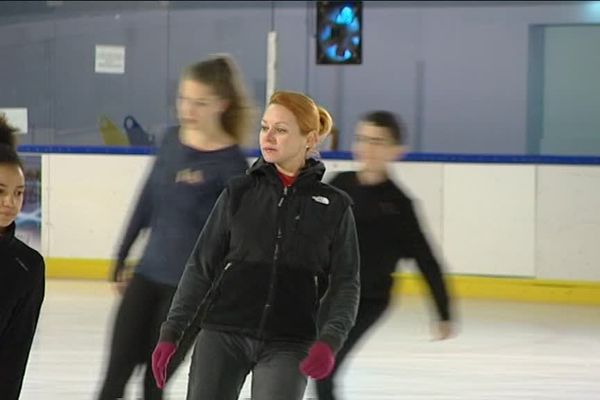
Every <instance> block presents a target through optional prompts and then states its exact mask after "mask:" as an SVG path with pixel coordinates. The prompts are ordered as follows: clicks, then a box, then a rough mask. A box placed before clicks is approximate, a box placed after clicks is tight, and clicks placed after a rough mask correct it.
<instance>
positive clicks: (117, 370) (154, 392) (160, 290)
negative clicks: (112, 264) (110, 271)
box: [99, 275, 177, 400]
mask: <svg viewBox="0 0 600 400" xmlns="http://www.w3.org/2000/svg"><path fill="white" fill-rule="evenodd" d="M176 289H177V288H176V287H174V286H170V285H164V284H160V283H156V282H152V281H150V280H148V279H146V278H144V277H142V276H140V275H134V277H133V279H132V280H131V282H129V286H128V287H127V290H126V291H125V294H124V295H123V299H122V301H121V304H120V306H119V310H118V312H117V316H116V320H115V326H114V330H113V336H112V342H111V349H110V359H109V362H108V367H107V370H106V376H105V379H104V383H103V385H102V390H101V392H100V396H99V400H115V399H120V398H122V397H123V393H124V391H125V386H126V385H127V381H129V378H130V377H131V375H132V373H133V370H134V369H135V367H136V366H138V365H145V366H146V371H145V376H144V399H145V400H161V399H162V398H163V392H162V390H160V389H158V388H157V387H156V383H155V381H154V377H153V376H152V351H153V350H154V347H155V346H156V342H157V340H158V336H159V330H160V326H161V324H162V323H163V321H164V320H165V319H166V317H167V313H168V312H169V307H170V306H171V300H172V299H173V295H174V294H175V290H176Z"/></svg>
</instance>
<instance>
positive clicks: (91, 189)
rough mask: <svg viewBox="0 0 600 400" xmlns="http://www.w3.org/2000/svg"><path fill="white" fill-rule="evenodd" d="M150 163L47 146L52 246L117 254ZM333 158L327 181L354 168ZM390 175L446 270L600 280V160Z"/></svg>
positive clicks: (408, 169) (438, 166) (412, 169)
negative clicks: (412, 207)
mask: <svg viewBox="0 0 600 400" xmlns="http://www.w3.org/2000/svg"><path fill="white" fill-rule="evenodd" d="M150 162H151V157H150V156H118V155H44V156H43V159H42V168H43V197H42V203H43V226H42V244H43V248H42V250H43V252H44V255H45V256H46V257H52V258H90V259H108V258H112V257H113V256H114V254H115V246H116V244H117V243H118V240H119V239H120V237H121V235H122V232H123V229H124V226H125V224H126V222H127V219H128V217H129V212H130V209H131V207H132V206H133V201H134V200H135V198H136V197H137V193H138V191H139V189H140V186H141V184H142V181H143V179H144V177H145V175H146V174H147V172H148V168H149V165H150ZM325 163H326V164H327V168H328V173H327V174H326V177H325V179H326V180H328V179H330V178H331V175H332V174H333V173H335V172H336V171H341V170H347V169H354V168H355V164H354V163H353V162H351V161H336V160H325ZM392 176H393V177H394V179H395V180H397V181H398V183H399V184H400V185H401V186H402V187H403V188H404V189H405V190H406V192H407V193H408V194H409V195H410V196H411V197H412V198H413V199H414V201H415V205H416V208H417V213H418V215H419V216H420V218H421V222H422V225H423V228H424V229H425V232H426V235H427V236H428V237H429V239H430V241H431V244H432V247H433V249H434V251H435V252H436V254H437V255H438V256H439V257H440V260H441V261H442V263H443V264H444V266H445V267H446V269H447V270H448V271H450V272H453V273H459V274H477V275H497V276H521V277H536V278H543V279H565V280H589V281H600V268H599V264H600V246H598V237H600V213H598V210H597V208H598V204H600V166H535V165H495V164H444V163H418V162H399V163H396V164H395V165H394V167H393V171H392ZM136 253H137V254H139V246H138V248H137V250H136V251H134V255H135V254H136Z"/></svg>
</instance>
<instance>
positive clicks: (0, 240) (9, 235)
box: [0, 222, 16, 249]
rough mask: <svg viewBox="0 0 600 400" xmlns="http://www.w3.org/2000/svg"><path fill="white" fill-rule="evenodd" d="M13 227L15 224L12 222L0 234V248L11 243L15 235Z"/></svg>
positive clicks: (14, 227)
mask: <svg viewBox="0 0 600 400" xmlns="http://www.w3.org/2000/svg"><path fill="white" fill-rule="evenodd" d="M15 229H16V224H15V223H14V222H13V223H12V224H10V225H9V226H8V227H7V229H6V232H4V233H3V234H1V235H0V249H5V248H7V247H8V246H9V245H10V244H11V243H12V241H13V239H14V237H15Z"/></svg>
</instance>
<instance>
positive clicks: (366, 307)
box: [316, 299, 389, 400]
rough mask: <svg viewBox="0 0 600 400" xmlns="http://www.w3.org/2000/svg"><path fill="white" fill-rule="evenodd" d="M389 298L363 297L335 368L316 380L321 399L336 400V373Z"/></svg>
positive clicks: (386, 306)
mask: <svg viewBox="0 0 600 400" xmlns="http://www.w3.org/2000/svg"><path fill="white" fill-rule="evenodd" d="M388 305H389V299H361V300H360V304H359V306H358V314H357V315H356V322H355V324H354V327H353V328H352V329H351V330H350V332H349V333H348V338H347V339H346V342H345V343H344V346H342V348H341V349H340V351H338V353H337V355H336V357H335V368H334V370H333V372H332V373H331V375H330V376H329V377H328V378H327V379H323V380H320V381H316V387H317V394H318V397H319V400H335V395H334V390H335V375H336V373H337V371H338V369H339V368H340V366H341V365H342V363H343V362H344V360H345V359H346V356H347V355H348V354H349V353H350V351H352V349H353V348H354V346H355V345H356V344H357V343H358V341H359V340H360V338H361V337H362V336H363V335H364V334H365V333H366V332H367V331H368V330H369V328H371V326H373V324H375V323H376V322H377V321H378V320H379V318H381V316H382V315H383V313H384V312H385V310H386V309H387V308H388Z"/></svg>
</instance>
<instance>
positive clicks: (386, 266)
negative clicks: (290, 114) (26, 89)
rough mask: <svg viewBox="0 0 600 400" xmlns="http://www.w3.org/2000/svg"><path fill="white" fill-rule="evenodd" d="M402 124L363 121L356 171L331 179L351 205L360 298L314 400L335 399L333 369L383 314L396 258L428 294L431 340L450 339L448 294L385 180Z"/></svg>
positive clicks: (406, 209)
mask: <svg viewBox="0 0 600 400" xmlns="http://www.w3.org/2000/svg"><path fill="white" fill-rule="evenodd" d="M402 135H403V129H402V124H401V122H399V119H397V118H396V117H395V116H394V115H393V114H392V113H390V112H386V111H375V112H371V113H368V114H366V115H365V116H363V118H362V119H361V121H360V122H359V123H358V125H357V128H356V136H355V142H354V145H353V155H354V158H355V160H356V161H357V162H358V163H359V169H358V171H357V172H343V173H340V174H338V175H337V176H335V177H334V178H333V179H332V181H331V182H330V183H331V185H333V186H336V187H337V188H339V189H341V190H343V191H345V192H346V193H348V195H350V197H351V198H352V200H353V201H354V206H353V210H354V214H355V216H356V230H357V233H358V240H359V245H360V278H361V295H360V304H359V309H358V315H357V317H356V324H355V325H354V327H353V328H352V330H351V331H350V333H349V335H348V340H347V341H346V343H345V345H344V346H343V347H342V349H341V350H340V352H339V353H338V356H337V364H336V369H335V370H334V372H333V373H332V374H331V375H330V376H329V377H328V378H327V379H324V380H320V381H317V385H316V386H317V394H318V396H319V400H331V399H335V398H336V396H335V395H334V389H335V388H334V386H335V385H334V383H335V377H336V372H337V369H338V368H339V367H340V365H341V364H342V363H343V361H344V359H345V358H346V356H347V355H348V354H349V353H350V351H351V350H352V348H353V347H354V346H355V345H356V344H357V343H358V341H359V340H360V339H361V337H363V335H365V333H367V331H368V330H369V329H370V328H371V327H372V326H373V324H375V323H376V322H377V321H378V320H379V319H380V318H381V317H382V315H383V314H384V312H385V311H386V310H387V308H388V305H389V303H390V298H391V289H392V284H393V276H392V274H393V272H394V271H395V269H396V264H397V263H398V261H399V260H400V259H405V258H407V259H414V260H415V261H416V263H417V265H418V267H419V269H420V271H421V273H422V274H423V276H424V277H425V280H426V282H427V284H428V286H429V288H430V290H431V293H432V295H433V299H434V300H435V305H436V307H437V311H438V314H439V321H438V322H437V323H436V325H435V329H436V333H435V336H436V337H437V338H438V339H446V338H448V337H450V336H451V334H452V324H451V322H450V321H451V314H450V306H449V298H448V291H447V289H446V285H445V284H444V280H443V277H442V271H441V268H440V265H439V264H438V262H437V260H436V258H435V256H434V254H433V252H432V250H431V248H430V246H429V244H428V242H427V239H426V237H425V235H424V233H423V231H422V229H421V227H420V225H419V221H418V219H417V216H416V214H415V211H414V209H413V204H412V201H411V199H410V198H409V197H408V196H407V195H406V194H405V193H404V192H403V191H402V189H400V188H399V187H398V186H397V185H396V184H395V183H394V182H393V181H392V180H391V179H390V177H389V175H388V172H387V165H388V163H389V162H391V161H394V160H396V159H398V157H399V156H400V155H401V153H402V150H403V148H402Z"/></svg>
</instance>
